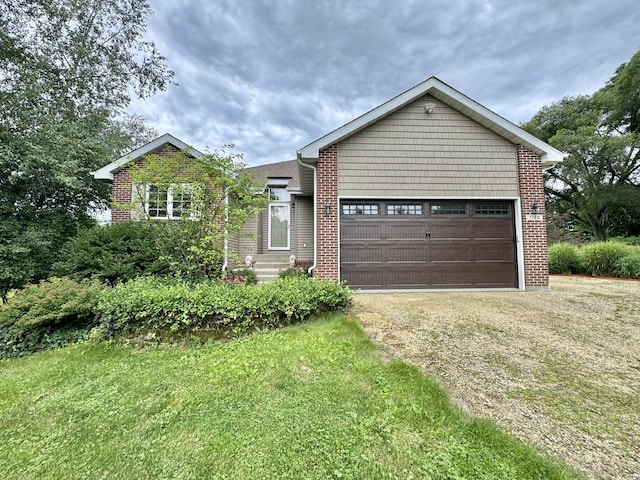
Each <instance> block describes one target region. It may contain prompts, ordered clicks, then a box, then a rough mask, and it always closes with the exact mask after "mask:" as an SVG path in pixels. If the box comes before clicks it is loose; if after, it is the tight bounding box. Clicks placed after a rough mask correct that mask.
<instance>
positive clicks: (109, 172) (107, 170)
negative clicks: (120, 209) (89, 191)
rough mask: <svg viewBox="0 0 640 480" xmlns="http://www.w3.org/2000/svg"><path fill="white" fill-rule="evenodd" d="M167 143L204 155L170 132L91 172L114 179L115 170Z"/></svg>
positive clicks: (98, 176) (98, 177) (95, 176)
mask: <svg viewBox="0 0 640 480" xmlns="http://www.w3.org/2000/svg"><path fill="white" fill-rule="evenodd" d="M166 143H170V144H171V145H173V146H174V147H176V148H177V149H179V150H182V151H184V152H187V153H189V154H190V155H193V156H194V157H196V158H200V157H202V152H200V151H198V150H196V149H195V148H193V147H191V146H189V145H187V144H186V143H184V142H183V141H182V140H179V139H177V138H176V137H174V136H173V135H171V134H169V133H165V134H164V135H162V136H160V137H158V138H156V139H155V140H152V141H150V142H149V143H147V144H145V145H143V146H141V147H139V148H137V149H135V150H132V151H131V152H129V153H127V154H126V155H124V156H122V157H120V158H119V159H118V160H116V161H115V162H111V163H110V164H109V165H105V166H104V167H102V168H99V169H98V170H96V171H95V172H91V174H92V175H93V177H94V178H95V179H97V180H112V181H113V174H114V173H115V172H117V171H118V170H120V168H122V167H123V166H124V165H126V164H127V163H129V162H131V161H132V160H135V159H136V158H140V157H142V156H144V155H148V154H149V153H151V152H153V151H154V150H156V149H157V148H160V147H161V146H162V145H164V144H166Z"/></svg>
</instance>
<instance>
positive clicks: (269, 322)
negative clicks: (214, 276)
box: [98, 278, 351, 332]
mask: <svg viewBox="0 0 640 480" xmlns="http://www.w3.org/2000/svg"><path fill="white" fill-rule="evenodd" d="M350 302H351V292H350V290H349V289H348V288H347V287H345V286H343V285H342V284H340V283H337V282H334V281H318V280H316V279H306V278H286V279H279V280H277V281H275V282H268V283H262V284H259V285H246V286H240V285H233V284H228V283H224V282H201V283H195V284H190V283H187V282H182V281H177V280H167V279H158V278H139V279H136V280H133V281H131V282H128V283H125V284H121V285H118V286H116V287H114V288H112V289H109V290H107V291H105V292H104V293H103V294H102V295H101V297H100V300H99V304H98V311H99V313H100V323H101V325H102V327H103V328H105V329H106V330H107V331H108V332H117V331H122V330H131V329H137V328H140V327H146V328H154V329H156V328H167V327H168V328H170V329H171V330H173V331H184V330H189V329H195V328H207V329H219V330H228V329H231V330H236V331H246V330H249V329H252V328H256V327H271V326H277V325H282V324H287V323H291V322H295V321H300V320H303V319H305V318H306V317H308V316H309V315H311V314H313V313H316V312H318V311H320V310H328V311H336V310H341V309H344V308H345V307H347V306H348V305H349V304H350Z"/></svg>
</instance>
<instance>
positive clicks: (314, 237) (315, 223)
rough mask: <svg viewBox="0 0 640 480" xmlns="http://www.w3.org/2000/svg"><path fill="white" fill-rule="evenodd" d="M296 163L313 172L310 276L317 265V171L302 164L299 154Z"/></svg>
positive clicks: (311, 166)
mask: <svg viewBox="0 0 640 480" xmlns="http://www.w3.org/2000/svg"><path fill="white" fill-rule="evenodd" d="M297 157H298V163H299V164H300V165H301V166H303V167H307V168H310V169H312V170H313V265H311V266H310V267H309V269H308V270H307V275H308V276H312V273H311V272H313V270H315V268H316V266H317V263H318V231H317V225H318V195H317V190H318V189H317V187H318V185H317V183H318V171H317V170H316V167H314V166H313V165H307V164H306V163H302V158H301V156H300V152H298V155H297Z"/></svg>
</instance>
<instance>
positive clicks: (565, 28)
mask: <svg viewBox="0 0 640 480" xmlns="http://www.w3.org/2000/svg"><path fill="white" fill-rule="evenodd" d="M636 2H637V0H619V1H615V2H608V4H607V5H606V7H603V5H602V2H600V1H597V0H582V1H567V0H562V1H561V2H560V1H558V0H554V1H551V0H539V1H536V2H526V1H515V0H472V1H468V0H431V1H428V2H425V1H417V0H416V1H409V0H377V1H368V2H360V1H351V0H347V1H344V0H324V1H323V0H318V1H313V2H311V1H302V0H270V1H248V0H245V1H237V0H236V1H226V0H214V1H205V0H185V1H182V2H174V1H169V0H151V1H150V3H151V6H152V8H153V9H154V12H155V13H154V16H153V17H152V19H151V21H150V24H149V28H148V32H147V33H148V37H149V39H151V40H153V41H155V42H156V44H157V45H158V46H159V48H160V49H161V51H162V52H163V53H164V55H165V56H166V57H167V58H168V61H169V64H170V66H171V68H172V69H173V70H175V71H176V79H177V81H178V82H179V84H180V85H179V86H172V87H170V88H169V90H168V91H167V92H164V93H162V94H159V95H156V96H154V97H152V98H151V99H147V100H145V101H136V102H134V104H133V105H132V107H131V109H132V111H135V112H136V113H139V114H142V115H144V116H146V117H147V118H148V119H149V124H150V125H152V126H154V127H155V128H156V129H157V130H159V131H160V132H165V131H168V132H171V133H173V134H174V135H176V136H178V137H179V138H181V139H183V140H185V141H186V142H189V143H192V144H193V145H194V146H195V147H197V148H204V147H205V146H207V145H208V146H210V147H211V148H217V147H219V146H221V145H223V144H228V143H235V144H236V147H237V150H238V151H240V152H244V153H245V160H246V161H247V162H248V163H250V164H259V163H265V162H269V161H280V160H286V159H290V158H293V157H294V156H295V151H296V149H298V148H300V147H302V146H304V145H306V144H307V143H309V142H311V141H313V140H315V139H316V138H318V137H320V136H321V135H323V134H325V133H327V132H329V131H331V130H333V129H334V128H336V127H339V126H340V125H342V124H343V123H345V122H347V121H349V120H351V119H352V118H354V117H356V116H358V115H361V114H362V113H364V112H366V111H368V110H370V109H371V108H374V107H375V106H377V105H379V104H380V103H382V102H383V101H385V100H388V99H389V98H391V97H393V96H395V95H397V94H399V93H401V92H402V91H404V90H406V89H408V88H410V87H412V86H413V85H416V84H417V83H419V82H421V81H423V80H424V79H426V78H428V77H430V76H431V75H436V76H438V77H439V78H440V79H441V80H443V81H444V82H446V83H448V84H449V85H451V86H452V87H454V88H456V89H458V90H460V91H461V92H463V93H465V94H466V95H468V96H470V97H471V98H473V99H475V100H477V101H478V102H480V103H482V104H483V105H485V106H486V107H488V108H490V109H492V110H494V111H495V112H496V113H498V114H500V115H502V116H504V117H506V118H508V119H509V120H511V121H513V122H516V123H518V122H524V121H527V120H528V119H529V118H531V116H532V115H533V114H534V113H535V112H536V111H537V110H539V109H540V108H541V107H542V106H544V105H547V104H549V103H551V102H553V101H557V100H559V99H561V98H562V97H564V96H566V95H577V94H589V93H593V92H594V91H595V90H597V89H598V88H600V87H601V86H603V85H604V83H605V82H606V80H608V78H610V77H611V75H612V74H613V72H614V71H615V69H616V68H617V66H618V65H620V64H621V63H622V62H625V61H627V60H628V59H629V58H630V57H631V56H632V55H633V54H634V53H635V51H636V50H637V49H638V48H640V35H639V33H638V30H637V25H638V24H639V23H640V9H638V8H637V3H636Z"/></svg>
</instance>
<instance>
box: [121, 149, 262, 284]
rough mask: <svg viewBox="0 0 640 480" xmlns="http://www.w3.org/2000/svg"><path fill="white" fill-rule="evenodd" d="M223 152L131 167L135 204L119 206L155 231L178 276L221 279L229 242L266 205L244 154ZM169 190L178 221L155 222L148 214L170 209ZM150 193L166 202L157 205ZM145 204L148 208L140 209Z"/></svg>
mask: <svg viewBox="0 0 640 480" xmlns="http://www.w3.org/2000/svg"><path fill="white" fill-rule="evenodd" d="M228 147H229V148H232V147H233V146H228ZM225 148H226V147H224V148H222V149H220V150H216V151H214V152H213V153H205V154H203V155H202V156H200V157H198V158H194V157H192V156H190V155H188V152H186V153H185V152H176V153H175V154H174V155H172V156H162V157H160V156H157V155H149V156H147V157H145V159H144V160H143V161H142V162H138V163H132V164H131V165H130V166H129V174H130V177H131V182H132V184H133V185H135V186H136V188H135V189H134V191H135V193H136V194H135V195H134V198H132V202H131V204H129V205H118V207H121V208H122V207H124V208H129V209H131V211H132V216H133V217H136V216H137V217H142V220H143V221H147V222H148V225H149V226H151V227H152V228H154V229H155V231H156V233H155V238H157V239H158V246H159V247H160V249H161V250H163V252H162V253H163V257H164V259H165V260H166V261H168V263H169V265H170V266H171V269H172V271H173V274H174V275H176V276H177V277H180V278H183V279H187V280H201V279H205V278H218V277H219V276H220V274H221V267H222V265H223V261H224V255H225V251H224V247H225V239H228V238H229V237H234V236H236V237H237V236H238V235H239V234H240V231H241V229H242V228H243V227H244V225H245V224H246V222H247V219H248V218H249V217H251V216H252V215H255V214H257V213H258V212H260V211H262V210H263V209H264V208H265V207H266V206H267V202H268V199H267V197H266V195H265V194H264V192H263V191H264V185H261V184H258V183H256V180H255V179H254V178H253V177H252V176H251V175H250V174H248V173H247V172H246V171H245V167H246V165H245V164H244V163H242V161H241V159H242V155H241V154H234V153H228V152H227V151H226V149H225ZM169 191H170V192H171V196H172V199H173V202H172V210H173V211H172V213H173V217H174V219H173V220H170V221H168V222H163V221H159V220H154V219H153V217H151V215H150V212H151V211H152V210H153V208H154V207H160V208H165V207H166V205H167V204H166V202H167V200H166V198H167V194H168V192H169ZM150 192H153V193H154V195H155V198H156V199H162V202H159V203H158V204H157V205H156V204H155V203H154V200H153V198H154V196H153V195H150ZM160 203H162V205H160ZM145 204H146V206H147V208H142V207H143V206H144V205H145ZM230 260H231V261H237V260H238V259H237V258H231V259H230Z"/></svg>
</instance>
